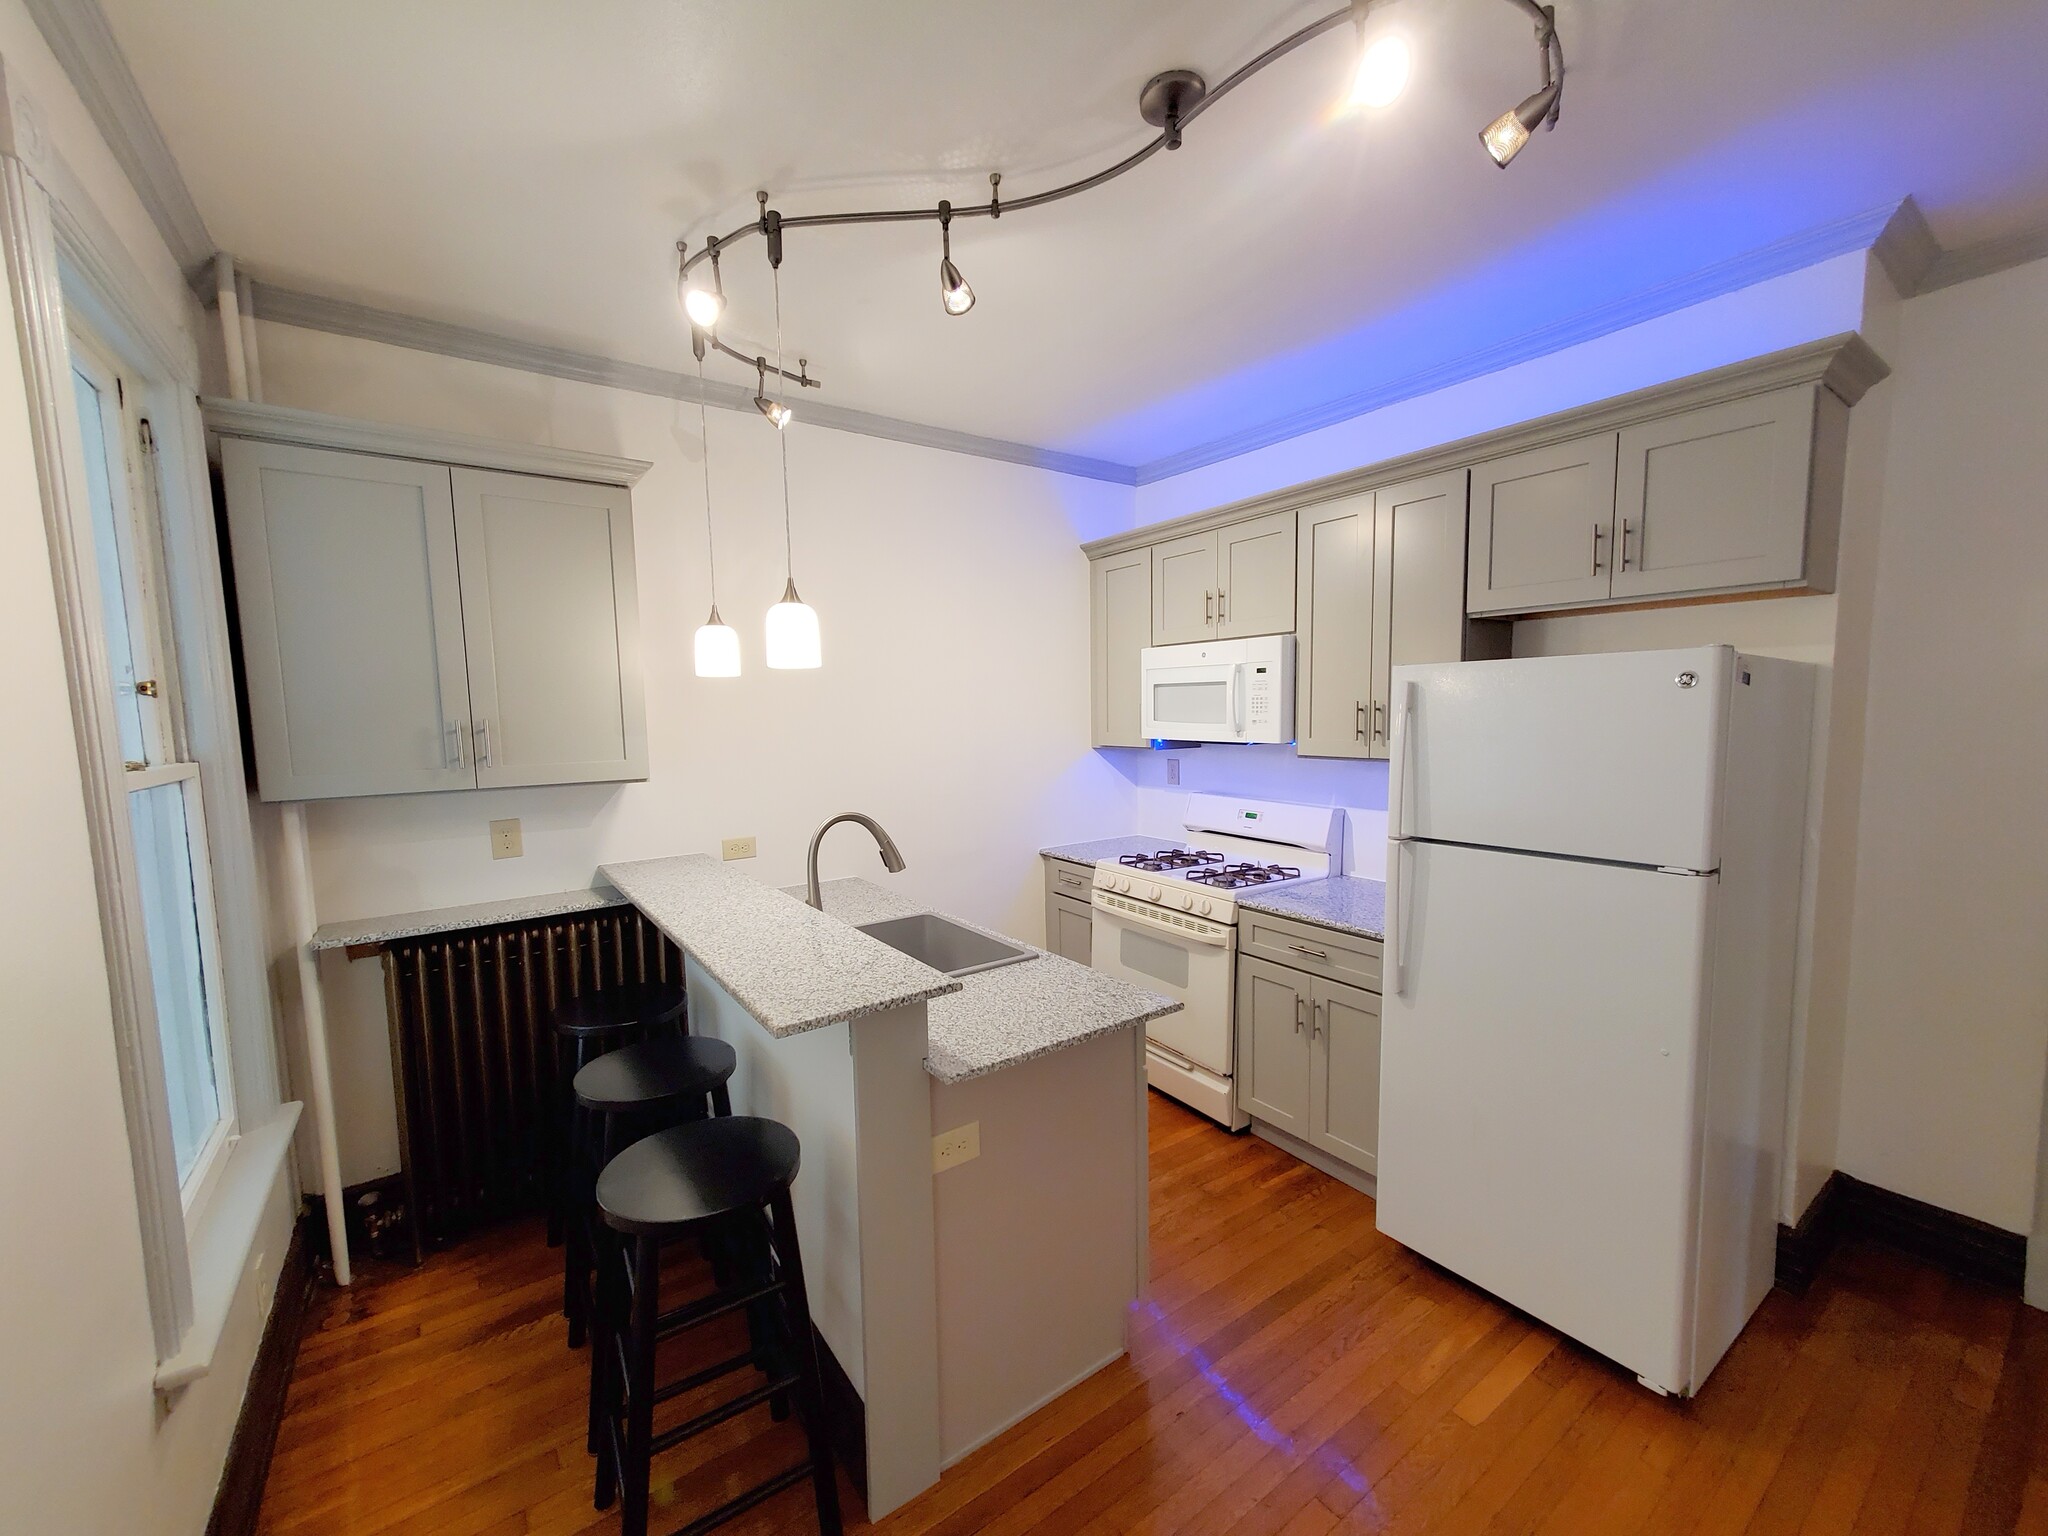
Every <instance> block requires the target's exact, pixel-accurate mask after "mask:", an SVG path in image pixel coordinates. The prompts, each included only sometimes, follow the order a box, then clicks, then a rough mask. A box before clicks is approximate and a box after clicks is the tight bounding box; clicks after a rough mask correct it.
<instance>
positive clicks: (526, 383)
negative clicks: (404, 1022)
mask: <svg viewBox="0 0 2048 1536" xmlns="http://www.w3.org/2000/svg"><path fill="white" fill-rule="evenodd" d="M680 329H681V328H680V327H678V330H679V332H680ZM259 331H260V336H259V348H260V352H261V356H262V366H263V378H264V387H265V395H266V398H267V399H268V400H270V401H271V402H273V403H276V404H283V405H292V406H300V407H305V408H309V409H313V410H323V411H332V412H335V413H338V414H342V415H350V416H359V417H367V418H370V419H373V420H382V421H396V422H405V423H409V424H417V425H421V426H438V427H445V428H451V429H455V430H460V431H467V432H477V433H484V434H487V435H491V436H496V437H503V438H513V439H517V440H520V441H531V442H550V443H559V444H562V445H565V446H572V447H577V448H586V449H595V450H599V451H604V452H613V453H620V454H625V455H629V456H631V457H635V458H641V459H648V460H651V461H653V463H654V468H653V469H652V470H650V471H649V472H648V474H647V477H646V478H645V479H644V480H643V481H642V482H641V483H640V485H639V486H638V487H637V488H636V489H635V491H634V496H633V506H634V528H635V539H636V545H637V552H638V559H639V574H640V611H641V627H642V630H643V634H644V638H645V645H646V659H647V668H646V678H647V707H648V738H649V756H650V762H651V765H652V777H651V778H650V779H649V780H648V781H647V782H646V783H643V784H631V785H624V786H616V785H612V786H605V785H586V786H575V787H566V788H553V789H524V790H497V791H484V792H478V791H471V792H466V793H455V794H443V795H413V796H404V797H394V798H387V799H377V800H358V801H349V802H339V801H336V802H326V803H321V804H317V805H315V806H314V807H313V808H312V811H311V814H310V817H309V830H310V833H311V840H312V850H313V862H314V868H315V882H316V886H317V891H318V900H319V911H320V916H321V919H322V920H323V921H328V920H333V919H339V918H350V917H363V916H374V915H377V914H381V913H388V912H398V911H406V910H410V909H415V908H424V907H437V906H446V905H449V904H451V903H458V902H468V901H479V900H487V899H490V898H493V897H497V896H506V895H513V894H520V893H532V892H541V891H553V890H563V889H568V888H571V887H580V886H584V885H588V884H589V883H590V881H591V879H592V877H593V875H594V874H595V872H596V869H597V866H598V865H600V864H602V863H604V862H606V861H608V860H613V859H632V858H647V857H653V856H659V855H664V854H673V853H688V852H710V853H716V852H717V850H718V845H719V841H720V839H721V838H725V837H731V836H735V835H739V834H744V833H752V834H754V835H755V836H756V837H757V838H758V839H759V848H760V855H759V858H758V859H757V860H756V861H755V862H753V863H752V864H749V865H747V866H746V868H747V871H748V873H750V874H753V875H755V876H757V877H758V878H760V879H762V880H764V881H767V882H769V883H771V884H775V885H788V884H792V883H794V882H796V881H799V880H801V879H802V878H803V858H804V853H805V850H806V848H807V846H808V844H809V841H810V837H811V833H812V832H813V830H814V829H815V828H816V827H817V826H818V824H819V823H820V822H822V821H824V820H825V819H826V818H827V817H828V816H830V815H832V814H834V813H835V812H838V811H843V810H849V809H853V810H863V811H867V812H869V813H871V814H872V815H874V816H875V817H876V818H877V819H878V820H880V821H881V823H882V824H883V825H884V826H886V827H887V828H888V829H889V830H890V832H891V833H892V834H894V836H895V838H896V840H897V842H898V843H899V844H900V845H901V846H902V848H903V852H904V855H905V856H906V858H907V859H908V860H909V868H908V870H907V871H906V872H905V873H904V874H902V875H901V876H898V877H896V879H897V882H898V883H899V884H900V885H901V886H902V887H903V888H904V889H906V890H907V891H909V892H910V893H912V894H913V895H914V896H915V897H917V898H918V899H919V900H922V901H928V902H930V903H932V904H933V905H934V906H937V907H941V908H944V909H946V910H949V911H953V912H957V913H959V914H960V915H962V916H964V917H967V918H970V919H973V920H975V921H979V922H984V923H991V924H994V925H995V926H997V927H999V928H1002V929H1005V930H1007V931H1009V932H1012V933H1015V934H1018V935H1020V936H1023V937H1025V938H1030V939H1036V938H1037V937H1038V936H1039V934H1040V929H1041V927H1042V925H1043V921H1044V911H1043V874H1042V871H1041V869H1040V865H1039V861H1038V858H1037V851H1038V849H1039V848H1040V847H1041V846H1044V845H1045V844H1048V843H1055V842H1063V841H1072V840H1074V839H1077V838H1085V837H1097V836H1103V835H1108V834H1113V833H1116V832H1121V831H1123V830H1125V829H1126V828H1127V827H1128V826H1129V825H1130V823H1131V819H1132V806H1133V798H1134V797H1133V790H1132V788H1131V786H1130V784H1129V783H1127V782H1126V781H1125V780H1124V779H1123V778H1122V777H1121V776H1120V775H1118V774H1117V773H1116V772H1114V771H1113V770H1112V769H1111V768H1110V766H1109V765H1108V764H1106V763H1105V762H1104V761H1103V760H1102V759H1101V758H1100V757H1098V756H1097V755H1096V754H1095V753H1094V752H1092V751H1090V750H1089V747H1088V682H1087V678H1088V582H1087V561H1086V559H1085V558H1084V557H1083V556H1082V554H1081V552H1080V548H1079V545H1080V543H1081V542H1082V541H1083V540H1085V539H1090V538H1099V537H1102V536H1103V535H1105V534H1108V533H1111V532H1114V531H1117V530H1119V529H1122V528H1125V527H1128V526H1129V522H1130V516H1131V491H1130V489H1129V488H1128V487H1124V486H1114V485H1106V484H1102V483H1100V482H1096V481H1090V480H1082V479H1077V478H1074V477H1072V476H1066V475H1056V474H1050V473H1047V472H1045V471H1042V470H1034V469H1026V468H1023V467H1020V466H1017V465H1012V464H1000V463H994V462H991V461H989V460H986V459H979V458H971V457H967V456H964V455H960V454H952V453H943V452H939V451H936V450H932V449H925V448H916V447H911V446H908V445H906V444H902V443H892V442H884V441H880V440H878V439H874V438H867V437H860V436H855V435H851V434H846V433H838V432H830V431H825V430H822V429H819V428H806V427H805V426H804V425H803V423H802V420H801V418H799V420H798V422H797V424H796V425H795V426H793V427H792V428H791V429H790V436H789V453H790V482H791V487H792V493H793V498H794V501H793V505H794V526H795V540H796V577H797V582H798V585H799V587H800V588H801V590H802V592H803V595H804V597H805V599H806V600H807V601H808V602H810V604H811V605H812V606H813V607H814V608H816V609H817V610H818V613H819V616H820V619H821V621H822V624H823V628H824V644H825V665H824V667H823V669H822V670H820V671H817V672H813V673H784V672H771V671H769V670H768V669H767V668H766V667H765V666H764V665H763V664H762V645H761V624H762V616H763V615H764V614H765V612H766V611H767V608H768V606H769V604H770V603H772V602H773V601H774V600H775V599H776V597H777V596H779V595H780V592H781V589H782V577H783V567H782V559H783V552H782V551H783V545H782V500H781V481H780V470H779V467H778V463H777V459H776V446H777V444H776V437H775V433H774V431H773V430H772V429H771V428H770V427H769V426H768V425H767V424H766V423H765V422H764V421H762V420H761V419H760V418H759V417H758V416H753V415H739V414H735V413H732V412H723V411H712V412H711V413H710V416H711V419H710V433H711V452H712V464H711V468H712V477H713V485H712V496H713V504H714V508H715V512H716V516H717V519H718V535H719V542H718V576H719V604H720V608H721V609H722V611H723V613H724V615H725V617H726V619H727V620H728V621H729V622H730V623H731V624H732V625H733V626H734V627H735V628H737V629H738V630H739V631H740V636H741V641H742V644H743V646H744V649H745V658H746V660H745V665H746V670H745V674H744V675H743V676H741V677H739V678H737V679H722V680H708V679H698V678H697V677H695V676H693V675H692V673H691V650H690V637H691V633H692V631H693V630H694V629H695V628H696V626H697V625H698V624H700V623H701V622H702V621H703V619H704V614H705V610H706V608H707V606H708V603H709V591H708V588H707V586H706V581H705V568H704V567H705V561H704V508H703V479H702V460H701V457H700V451H701V449H700V439H699V436H698V424H697V410H696V407H695V406H685V405H682V404H679V403H677V402H675V401H669V400H662V399H657V398H654V397H651V396H647V395H639V394H632V393H627V392H624V391H619V390H612V389H605V388H600V387H597V386H591V385H582V384H573V383H565V382H563V381H561V380H556V379H546V378H540V377H537V376H534V375H530V374H524V373H518V372H513V371H510V370H506V369H501V368H494V367H489V366H486V365H482V364H476V363H468V362H461V361H456V360H453V359H448V358H442V357H435V356H430V355H428V354H424V353H418V352H410V351H405V350H403V349H400V348H396V347H390V346H385V345H382V344H380V343H374V342H365V341H358V340H353V339H347V338H341V337H335V336H330V335H326V334H323V333H319V332H314V331H306V330H299V329H296V328H292V327H287V326H280V325H273V324H268V323H265V324H262V325H261V326H260V327H259ZM676 348H677V352H678V354H679V355H680V356H686V355H687V353H686V342H685V339H684V337H683V336H682V335H681V334H678V336H677V337H676ZM501 816H517V817H519V818H520V819H521V820H522V821H523V822H524V823H525V827H524V832H525V844H526V854H525V857H524V858H521V859H517V860H504V861H495V862H494V861H493V860H492V859H491V857H490V849H489V842H488V838H487V835H486V823H487V822H489V821H490V820H491V819H492V818H494V817H501ZM820 867H821V871H822V872H823V873H824V874H825V875H827V876H828V877H829V876H835V875H846V874H862V875H874V876H879V874H880V869H879V866H878V864H877V862H876V855H875V852H874V848H873V846H872V844H870V843H868V842H867V841H866V839H865V838H864V836H863V835H862V834H861V833H860V832H859V830H858V829H857V828H847V827H842V828H838V829H836V830H835V831H834V832H833V834H832V836H831V838H830V839H829V840H828V842H827V844H826V846H825V850H824V855H823V858H822V860H821V866H820ZM324 975H325V984H326V992H327V997H328V1002H329V1007H330V1009H331V1010H332V1017H331V1019H330V1024H329V1028H330V1030H331V1031H332V1032H333V1034H334V1037H335V1055H336V1058H337V1060H336V1071H337V1077H338V1082H337V1092H338V1094H339V1095H340V1096H341V1100H342V1102H341V1105H340V1107H339V1109H338V1112H337V1119H338V1120H339V1122H340V1131H341V1139H342V1152H343V1164H344V1167H343V1172H344V1176H345V1177H346V1178H347V1179H348V1180H349V1181H350V1182H354V1181H357V1180H360V1179H364V1178H368V1177H371V1176H373V1175H376V1174H379V1173H384V1172H389V1171H391V1170H392V1169H393V1168H395V1167H396V1166H397V1157H396V1154H397V1145H396V1140H395V1131H394V1129H393V1121H392V1112H391V1104H390V1095H391V1090H390V1079H389V1067H388V1047H387V1036H386V1031H385V1025H384V1021H383V1001H382V992H381V990H380V985H379V982H378V980H377V968H376V964H375V962H370V961H362V962H356V963H355V964H354V965H353V966H349V965H348V964H347V963H346V962H342V961H332V962H330V963H329V965H328V966H327V968H326V970H325V973H324Z"/></svg>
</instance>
